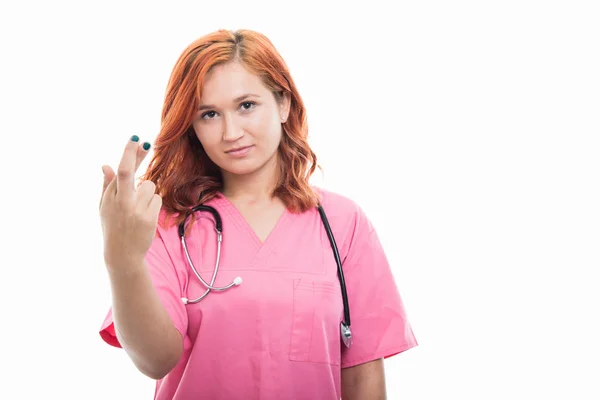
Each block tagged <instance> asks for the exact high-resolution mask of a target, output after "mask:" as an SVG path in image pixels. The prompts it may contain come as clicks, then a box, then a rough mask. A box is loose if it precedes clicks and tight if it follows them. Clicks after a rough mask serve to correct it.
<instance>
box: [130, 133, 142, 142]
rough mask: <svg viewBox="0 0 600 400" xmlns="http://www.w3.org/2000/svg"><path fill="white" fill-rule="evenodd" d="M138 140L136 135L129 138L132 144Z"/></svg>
mask: <svg viewBox="0 0 600 400" xmlns="http://www.w3.org/2000/svg"><path fill="white" fill-rule="evenodd" d="M138 140H140V138H139V137H138V135H133V136H132V137H131V141H132V142H137V141H138Z"/></svg>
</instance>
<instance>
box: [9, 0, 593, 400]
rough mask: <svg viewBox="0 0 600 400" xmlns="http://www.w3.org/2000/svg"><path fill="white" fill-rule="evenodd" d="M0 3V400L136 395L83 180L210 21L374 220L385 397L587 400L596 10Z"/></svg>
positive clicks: (139, 391) (148, 110) (158, 101)
mask: <svg viewBox="0 0 600 400" xmlns="http://www.w3.org/2000/svg"><path fill="white" fill-rule="evenodd" d="M7 3H8V2H6V3H4V2H3V3H2V4H3V5H2V6H1V8H0V30H1V32H0V33H1V35H0V36H1V39H0V41H1V49H0V51H1V54H0V57H1V64H0V68H1V74H0V101H1V103H0V105H1V111H0V112H1V120H0V123H1V126H0V135H1V141H0V150H1V153H0V163H1V168H2V172H3V174H2V183H1V186H0V188H1V189H0V190H1V191H2V192H1V196H0V201H1V202H2V203H1V206H2V210H3V211H4V212H3V215H2V231H1V232H2V242H1V243H2V244H1V246H2V251H1V252H0V257H1V258H0V266H1V268H2V278H0V297H1V301H2V319H1V320H0V324H1V325H2V328H1V330H0V332H1V333H0V335H1V340H0V344H1V346H2V349H1V350H2V351H1V356H0V358H1V359H2V362H1V363H0V368H1V373H2V375H1V376H0V380H1V381H2V385H1V388H0V390H1V391H2V395H1V397H2V398H10V399H34V398H56V399H59V398H60V399H107V398H110V399H150V398H152V394H153V389H154V383H153V381H151V380H150V379H149V378H146V377H145V376H143V375H141V373H139V372H138V371H137V370H136V369H135V367H134V366H133V365H132V364H131V362H130V361H129V360H128V358H127V357H126V355H125V353H124V352H123V351H122V350H118V349H115V348H112V347H110V346H108V345H106V344H105V343H103V342H102V341H101V339H100V337H99V335H98V329H99V327H100V324H101V322H102V320H103V318H104V316H105V314H106V311H107V309H108V307H109V305H110V297H109V286H108V280H107V276H106V271H105V269H104V265H103V261H102V260H103V258H102V237H101V230H100V222H99V217H98V214H97V207H98V201H99V196H100V190H101V185H102V174H101V169H100V167H101V165H102V164H103V163H108V164H110V165H112V166H113V167H116V165H117V162H118V160H119V158H120V155H121V152H122V149H123V146H124V144H125V143H126V141H127V139H128V138H129V137H130V136H131V135H132V134H137V135H139V136H140V137H141V139H142V140H149V141H152V140H153V139H154V138H155V135H156V134H157V132H158V129H159V121H160V111H161V107H162V101H163V95H164V90H165V88H166V84H167V80H168V77H169V74H170V72H171V69H172V68H173V65H174V63H175V61H176V59H177V57H178V56H179V54H180V53H181V52H182V51H183V49H184V48H185V47H186V46H187V45H188V44H189V43H190V42H192V41H193V40H194V39H196V38H197V37H199V36H202V35H204V34H206V33H209V32H211V31H213V30H216V29H219V28H227V29H236V28H250V29H255V30H258V31H260V32H262V33H264V34H266V35H267V36H268V37H269V38H270V39H271V40H272V41H273V42H274V44H275V46H276V47H277V48H278V49H279V50H280V52H281V53H282V55H283V57H284V58H285V60H286V61H287V63H288V65H289V67H290V69H291V72H292V74H293V77H294V79H295V81H296V83H297V85H298V88H299V90H300V94H301V95H302V96H303V98H304V100H305V102H306V105H307V108H308V115H309V124H310V136H311V143H312V145H313V146H314V150H315V151H316V152H317V155H318V157H319V161H320V163H321V165H322V166H323V168H324V170H325V174H324V176H323V177H320V176H318V177H317V178H318V179H317V180H316V183H320V184H321V185H322V186H324V187H326V188H329V189H331V190H335V191H338V192H340V193H342V194H344V195H346V196H348V197H351V198H353V199H354V200H356V201H357V202H358V203H359V204H361V205H362V206H363V208H364V209H365V210H366V212H367V214H368V215H369V216H370V217H371V219H372V220H373V223H374V224H375V226H376V227H377V229H378V230H379V233H380V237H381V239H382V241H383V244H384V246H385V248H386V250H387V253H388V257H389V260H390V262H391V264H392V265H393V268H394V273H395V277H396V279H397V282H398V286H399V288H400V291H401V294H402V296H403V299H404V302H405V305H406V308H407V311H408V315H409V318H410V321H411V323H412V325H413V329H414V332H415V334H416V336H417V339H418V341H419V346H418V347H417V348H414V349H411V350H409V351H407V352H405V353H402V354H401V355H398V356H396V357H393V358H391V359H389V360H388V361H387V362H386V371H387V375H386V376H387V380H388V394H389V398H390V399H443V398H450V399H508V398H510V399H532V398H538V399H541V398H556V399H598V398H600V388H599V385H600V383H599V378H600V345H599V340H600V327H599V322H598V319H599V316H600V313H599V310H598V306H599V305H600V296H599V290H598V286H599V282H600V280H599V279H598V278H597V270H598V267H599V266H600V263H599V261H600V254H599V253H600V252H599V239H600V224H599V222H600V218H599V217H600V215H599V204H600V203H599V200H600V190H599V187H598V184H599V180H598V178H599V176H598V175H599V174H598V172H599V171H600V158H599V156H598V154H599V150H600V148H599V147H600V146H599V145H600V138H599V133H600V132H599V128H600V126H599V125H600V118H599V110H600V78H599V77H600V73H599V71H600V57H599V54H600V53H599V49H600V39H599V38H600V28H599V26H600V25H599V23H598V21H599V20H600V14H599V12H598V9H597V8H595V7H594V6H593V5H594V4H593V3H595V2H592V1H589V2H583V1H562V2H560V1H523V0H521V1H503V2H499V1H498V2H489V1H452V2H449V1H419V2H405V3H401V4H399V5H395V6H392V4H393V3H392V2H389V4H388V2H385V4H386V5H383V4H384V2H382V1H368V2H361V3H356V4H351V3H348V2H326V1H319V2H315V3H302V2H295V3H288V2H283V1H273V2H270V3H267V2H260V1H243V2H242V1H235V2H232V1H223V2H217V1H212V2H203V1H195V2H185V3H184V2H173V1H170V2H162V3H157V2H154V3H152V4H150V3H149V2H135V3H132V2H116V1H112V2H106V1H105V2H97V3H95V4H94V3H91V2H75V1H73V2H65V1H52V2H41V1H37V2H20V3H18V4H19V5H15V3H14V2H10V3H8V4H10V5H7ZM392 7H395V8H394V9H393V8H392ZM142 168H145V164H144V165H143V166H142ZM595 273H596V274H595Z"/></svg>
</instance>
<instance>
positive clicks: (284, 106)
mask: <svg viewBox="0 0 600 400" xmlns="http://www.w3.org/2000/svg"><path fill="white" fill-rule="evenodd" d="M291 105H292V100H291V95H290V93H288V92H286V93H284V94H283V96H282V99H281V102H280V103H279V116H280V117H281V118H280V119H281V123H282V124H283V123H284V122H286V121H287V119H288V116H289V114H290V106H291Z"/></svg>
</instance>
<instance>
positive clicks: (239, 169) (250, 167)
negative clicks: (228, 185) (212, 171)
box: [221, 162, 261, 175]
mask: <svg viewBox="0 0 600 400" xmlns="http://www.w3.org/2000/svg"><path fill="white" fill-rule="evenodd" d="M260 167H261V165H259V164H257V163H256V162H240V163H227V164H226V165H223V166H222V167H221V168H222V169H224V170H225V171H227V172H229V173H230V174H234V175H248V174H251V173H253V172H256V171H258V170H259V169H260Z"/></svg>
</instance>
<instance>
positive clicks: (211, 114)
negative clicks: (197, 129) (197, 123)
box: [200, 111, 217, 119]
mask: <svg viewBox="0 0 600 400" xmlns="http://www.w3.org/2000/svg"><path fill="white" fill-rule="evenodd" d="M216 114H217V113H216V112H214V111H207V112H205V113H204V114H202V117H200V118H202V119H213V118H214V117H215V115H216Z"/></svg>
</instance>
